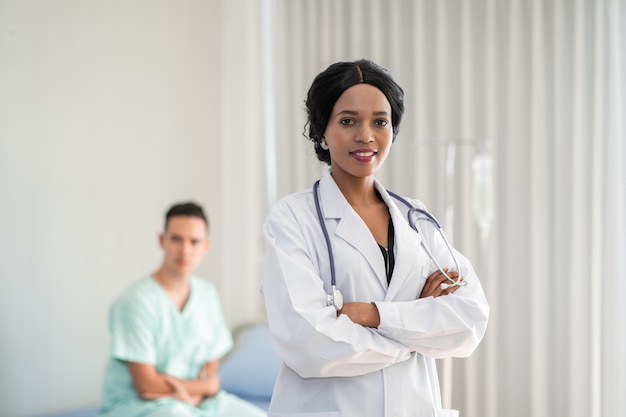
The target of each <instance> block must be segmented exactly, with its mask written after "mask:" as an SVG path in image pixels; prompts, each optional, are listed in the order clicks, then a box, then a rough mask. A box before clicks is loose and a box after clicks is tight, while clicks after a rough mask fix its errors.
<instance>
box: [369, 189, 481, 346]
mask: <svg viewBox="0 0 626 417" xmlns="http://www.w3.org/2000/svg"><path fill="white" fill-rule="evenodd" d="M414 204H415V205H421V203H419V201H414ZM421 206H422V207H423V205H421ZM423 231H424V233H425V239H426V243H427V244H428V245H429V247H430V248H431V252H432V253H433V255H434V256H435V257H436V258H437V260H438V262H439V264H440V265H442V266H444V267H445V266H448V267H450V269H451V270H454V269H456V268H455V267H454V262H453V260H452V257H451V255H450V252H449V251H448V249H447V247H446V246H445V243H443V241H442V239H441V238H440V236H439V235H438V232H436V230H435V229H434V228H432V227H431V228H423ZM452 250H453V251H454V253H455V255H456V257H457V260H458V262H459V267H460V269H461V271H462V274H463V276H464V278H465V281H466V282H467V285H465V286H462V287H460V288H458V289H457V290H456V291H455V292H454V293H452V294H449V295H445V296H441V297H437V298H435V297H427V298H418V299H417V300H412V301H402V302H397V301H390V302H384V301H383V302H379V301H377V302H376V306H377V307H378V311H379V314H380V320H381V321H380V325H379V327H378V331H379V332H380V334H382V335H385V336H387V337H389V338H391V339H394V340H397V341H399V342H400V343H402V344H404V345H406V346H409V347H410V348H411V349H413V350H415V351H416V352H418V353H420V354H422V355H425V356H431V357H436V358H442V357H467V356H469V355H471V354H472V352H474V350H475V349H476V347H478V344H479V343H480V341H481V340H482V338H483V336H484V334H485V331H486V328H487V322H488V318H489V305H488V303H487V299H486V297H485V294H484V291H483V288H482V286H481V284H480V280H479V279H478V276H477V275H476V273H475V272H474V269H473V267H472V265H471V264H470V262H469V261H468V259H467V258H465V257H464V256H463V255H461V254H460V253H459V252H458V251H456V250H455V249H454V248H453V249H452ZM434 271H435V267H434V265H432V269H431V271H430V272H429V273H428V275H430V274H431V273H432V272H434Z"/></svg>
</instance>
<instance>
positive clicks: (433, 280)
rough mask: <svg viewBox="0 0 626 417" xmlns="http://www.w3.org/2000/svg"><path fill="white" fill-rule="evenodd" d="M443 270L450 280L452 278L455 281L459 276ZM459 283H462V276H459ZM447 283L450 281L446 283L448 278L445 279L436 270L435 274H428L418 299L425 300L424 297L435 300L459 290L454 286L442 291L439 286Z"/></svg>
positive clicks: (445, 269)
mask: <svg viewBox="0 0 626 417" xmlns="http://www.w3.org/2000/svg"><path fill="white" fill-rule="evenodd" d="M443 270H444V271H446V274H448V275H449V276H450V278H452V279H453V280H455V281H456V279H457V277H458V276H459V273H458V272H448V268H443ZM461 281H463V277H462V276H461ZM449 282H450V281H448V278H446V276H445V275H444V274H442V273H441V271H439V270H436V271H435V272H433V273H432V274H430V276H429V277H428V278H427V279H426V283H425V284H424V288H422V293H421V294H420V298H426V297H435V298H437V297H440V296H442V295H448V294H452V293H453V292H455V291H456V290H458V289H459V286H458V285H455V286H453V287H448V288H446V289H445V290H442V289H441V284H442V283H446V284H447V283H449Z"/></svg>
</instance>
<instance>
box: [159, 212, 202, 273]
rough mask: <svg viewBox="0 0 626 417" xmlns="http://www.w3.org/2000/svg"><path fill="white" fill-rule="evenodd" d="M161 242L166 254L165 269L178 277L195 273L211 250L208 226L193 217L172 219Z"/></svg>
mask: <svg viewBox="0 0 626 417" xmlns="http://www.w3.org/2000/svg"><path fill="white" fill-rule="evenodd" d="M160 242H161V247H162V248H163V251H164V252H165V260H164V263H165V267H166V268H167V269H168V271H169V272H170V273H173V274H176V275H186V274H191V273H193V271H195V269H196V268H197V267H198V266H199V265H200V262H202V258H204V255H205V254H206V253H207V251H208V249H209V240H208V236H207V230H206V224H205V223H204V221H203V220H202V219H200V218H197V217H192V216H176V217H172V218H170V220H169V222H168V224H167V230H165V232H164V233H163V234H162V235H161V237H160Z"/></svg>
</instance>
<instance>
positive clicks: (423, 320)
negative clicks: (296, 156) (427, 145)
mask: <svg viewBox="0 0 626 417" xmlns="http://www.w3.org/2000/svg"><path fill="white" fill-rule="evenodd" d="M376 188H377V189H378V191H379V192H380V194H381V196H382V198H383V200H384V201H385V203H386V204H387V206H388V207H389V211H390V213H391V218H392V221H393V224H394V228H395V239H396V243H395V255H396V264H395V269H394V271H393V275H392V279H391V283H390V284H389V286H388V285H387V278H386V272H385V264H384V260H383V256H382V254H381V251H380V248H379V247H378V245H377V243H376V241H375V240H374V238H373V236H372V234H371V233H370V231H369V229H368V228H367V226H366V225H365V223H364V222H363V221H362V220H361V218H360V217H359V216H358V214H356V212H355V211H354V210H353V209H352V207H351V206H350V205H349V204H348V202H347V201H346V199H345V198H344V196H343V194H342V193H341V191H340V190H339V188H338V187H337V185H336V183H335V182H334V180H333V178H332V176H331V175H330V174H329V173H328V174H326V175H325V176H324V177H323V178H322V180H321V181H320V188H319V191H320V202H321V208H322V213H323V214H324V217H325V223H326V226H327V228H328V233H329V237H330V240H331V244H332V248H333V252H334V258H335V269H336V281H337V288H339V289H340V290H341V291H342V293H343V296H344V299H345V302H351V301H361V302H375V303H376V306H377V307H378V310H379V313H380V325H379V327H378V328H377V329H371V328H366V327H363V326H360V325H356V324H354V323H353V322H352V321H351V320H350V319H349V318H348V317H346V316H344V315H341V316H339V317H337V316H336V312H335V309H334V307H332V306H330V307H329V306H326V293H327V292H329V291H330V266H329V265H330V262H329V256H328V249H327V246H326V242H325V240H324V236H323V232H322V229H321V227H320V224H319V220H318V217H317V214H316V209H315V202H314V197H313V191H312V189H309V190H307V191H303V192H300V193H296V194H293V195H290V196H288V197H286V198H284V199H282V200H281V201H279V202H278V203H276V204H275V205H274V207H273V208H272V210H271V212H270V214H269V215H268V217H267V219H266V222H265V225H264V228H263V231H264V236H265V241H266V259H265V266H264V272H263V281H262V285H261V292H262V294H263V296H264V298H265V304H266V309H267V317H268V323H269V330H270V334H271V337H272V344H273V347H274V349H275V350H276V352H277V354H278V356H279V357H280V359H281V360H282V362H283V363H282V366H281V369H280V372H279V375H278V378H277V381H276V386H275V388H274V395H273V396H272V402H271V405H270V411H269V415H270V416H277V417H278V416H280V417H288V416H301V417H302V416H307V417H340V416H341V417H382V416H385V417H402V416H406V417H409V416H410V417H433V416H446V417H447V416H455V415H457V412H456V411H454V410H442V409H441V398H440V390H439V382H438V377H437V369H436V365H435V358H440V357H446V356H455V357H464V356H468V355H470V354H471V353H472V352H473V351H474V349H475V348H476V347H477V345H478V343H479V342H480V340H481V339H482V337H483V335H484V332H485V328H486V326H487V318H488V315H489V306H488V304H487V301H486V299H485V295H484V293H483V290H482V287H481V285H480V282H479V280H478V277H477V276H476V274H475V273H474V270H473V269H472V267H471V265H470V263H469V262H468V261H467V259H466V258H464V257H463V256H461V255H460V254H457V257H458V260H459V263H460V266H461V270H462V272H463V275H464V276H465V279H466V281H467V282H468V284H467V285H466V286H463V287H460V288H459V289H458V290H457V291H456V292H455V293H453V294H452V295H448V296H443V297H438V298H433V297H429V298H421V299H420V298H418V297H419V295H420V293H421V290H422V287H423V285H424V282H425V280H426V278H427V277H428V276H429V275H430V274H431V273H432V272H433V271H434V270H435V267H434V265H433V264H432V261H431V260H430V259H429V258H428V255H427V254H426V252H425V251H424V249H423V248H422V247H421V246H420V240H421V239H422V238H425V239H426V241H427V244H428V245H429V248H430V249H431V252H432V253H433V255H434V256H436V257H437V258H438V261H439V263H440V264H441V265H442V266H449V267H453V265H454V264H453V262H452V260H451V259H450V258H451V257H450V255H449V252H448V251H447V249H446V248H445V245H444V244H443V243H442V242H441V238H440V237H439V235H438V234H436V233H437V232H436V231H435V229H434V228H433V227H431V226H425V224H426V223H425V222H424V224H422V223H420V226H421V229H422V231H423V233H424V234H425V237H422V236H420V235H418V234H417V233H416V232H415V231H414V230H413V229H411V228H410V226H409V224H408V222H407V220H406V213H407V211H408V208H406V207H405V206H404V204H402V203H399V202H397V201H396V200H395V199H392V198H391V197H390V196H389V194H388V193H387V191H386V190H385V189H384V188H383V187H382V185H380V183H378V182H377V183H376ZM411 203H413V204H415V205H416V206H417V207H421V208H423V205H422V204H421V203H420V202H419V201H416V200H411Z"/></svg>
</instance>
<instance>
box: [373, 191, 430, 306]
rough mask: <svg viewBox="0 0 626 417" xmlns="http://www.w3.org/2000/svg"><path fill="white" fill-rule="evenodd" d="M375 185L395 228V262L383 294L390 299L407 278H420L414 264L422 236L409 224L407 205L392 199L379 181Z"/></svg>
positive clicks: (399, 289) (417, 257)
mask: <svg viewBox="0 0 626 417" xmlns="http://www.w3.org/2000/svg"><path fill="white" fill-rule="evenodd" d="M376 185H377V189H378V192H379V193H380V195H381V196H382V198H383V200H384V201H385V204H387V207H389V213H390V214H391V220H392V221H393V226H394V229H395V238H396V242H395V250H396V252H395V254H396V264H395V267H394V270H393V275H392V276H391V283H390V284H389V289H388V290H387V295H386V296H385V300H386V301H391V300H393V299H394V298H395V297H396V295H397V294H398V293H399V292H400V291H401V290H402V288H403V286H404V285H405V284H406V282H407V280H410V279H419V278H420V275H419V274H420V273H421V269H420V265H416V264H417V263H419V259H420V254H421V251H422V248H421V246H420V242H421V241H422V237H421V235H419V234H417V233H416V232H415V231H414V230H413V229H412V228H411V226H410V225H409V222H408V220H407V217H406V214H407V213H408V207H405V206H404V204H403V203H399V202H397V201H396V200H395V199H393V198H392V197H391V196H390V195H389V193H387V190H385V189H384V187H382V185H380V184H379V183H377V184H376ZM397 203H398V204H399V205H398V204H397Z"/></svg>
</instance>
